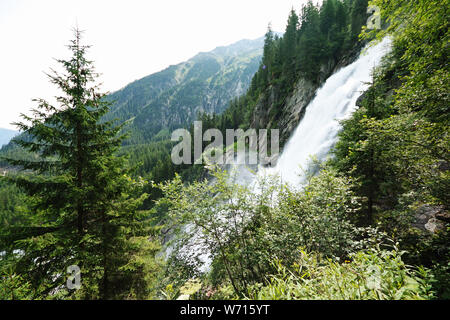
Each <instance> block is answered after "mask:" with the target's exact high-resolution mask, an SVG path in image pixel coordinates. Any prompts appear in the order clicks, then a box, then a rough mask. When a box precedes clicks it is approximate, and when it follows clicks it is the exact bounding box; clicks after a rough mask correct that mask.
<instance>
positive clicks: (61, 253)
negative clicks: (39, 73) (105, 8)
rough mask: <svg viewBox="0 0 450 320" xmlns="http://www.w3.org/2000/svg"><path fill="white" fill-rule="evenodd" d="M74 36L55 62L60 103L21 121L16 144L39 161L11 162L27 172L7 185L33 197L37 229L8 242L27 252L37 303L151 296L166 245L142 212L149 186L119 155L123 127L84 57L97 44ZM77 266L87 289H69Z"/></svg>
mask: <svg viewBox="0 0 450 320" xmlns="http://www.w3.org/2000/svg"><path fill="white" fill-rule="evenodd" d="M74 33H75V37H74V39H73V40H72V41H71V43H70V45H68V48H69V49H70V51H71V54H72V55H71V57H70V58H69V59H68V60H57V62H58V63H59V64H60V65H61V66H62V69H63V70H64V72H62V73H58V72H56V71H53V70H52V73H51V74H49V75H48V77H49V79H50V81H51V83H52V84H54V85H56V86H57V87H58V88H59V89H60V91H61V92H62V94H61V95H60V96H58V97H56V101H57V103H58V106H53V105H51V104H50V103H49V102H47V101H45V100H43V99H37V100H36V101H37V103H38V107H37V108H36V109H33V110H32V111H33V116H26V115H22V117H23V119H24V120H25V121H24V122H21V123H17V124H16V125H17V126H18V127H19V128H20V129H21V131H23V132H25V133H26V134H27V136H28V137H30V139H21V140H20V139H18V140H17V141H16V143H17V144H19V145H20V146H21V147H23V148H25V149H26V150H28V151H31V152H33V153H35V154H37V155H38V158H37V159H35V160H34V161H25V160H17V159H7V160H8V161H9V163H11V164H12V165H15V166H19V167H21V168H22V169H23V171H22V173H20V174H17V175H13V176H10V177H9V178H8V179H9V180H10V181H11V182H13V183H15V184H16V185H17V186H19V187H20V188H22V189H23V190H24V191H25V192H26V193H27V194H28V195H29V196H30V203H31V208H32V209H31V212H30V213H29V215H30V219H31V224H32V225H31V226H30V225H28V226H22V227H15V228H11V229H8V230H6V231H4V234H3V236H2V240H3V241H7V242H8V244H9V245H11V244H12V246H13V247H14V248H15V249H20V250H21V254H20V256H19V258H18V261H17V263H16V264H15V270H14V271H15V272H16V273H18V274H20V275H21V276H22V277H24V278H25V279H26V280H27V281H28V282H30V283H31V286H32V288H33V289H34V292H35V296H36V297H48V296H53V297H67V296H72V297H75V298H83V299H97V298H100V299H109V298H146V297H148V295H149V291H148V288H149V284H148V281H149V276H150V275H151V274H152V270H155V268H157V263H156V262H155V261H154V259H153V256H154V253H155V252H156V250H157V249H158V246H157V245H156V244H155V243H154V242H150V241H148V239H147V237H149V236H150V233H151V231H152V230H151V228H150V224H149V221H148V219H146V218H147V214H148V213H146V212H143V211H139V210H138V208H139V207H140V205H141V204H142V202H143V201H144V199H145V198H146V195H145V194H142V193H141V192H140V189H141V188H142V187H143V185H144V183H143V182H136V181H134V180H132V179H131V178H130V177H129V173H130V171H129V170H128V169H126V168H125V161H126V159H124V158H123V157H117V156H115V153H116V151H117V150H118V148H119V147H120V145H121V141H122V140H123V139H124V135H121V134H120V132H121V129H122V126H120V125H119V126H116V125H115V124H114V123H113V122H102V121H101V119H102V116H103V115H105V114H106V113H107V112H108V110H109V103H107V102H106V101H105V99H104V94H102V93H99V87H98V85H97V84H96V81H95V80H96V78H97V76H98V75H97V74H96V73H95V71H94V68H93V65H92V61H89V60H87V59H86V57H85V56H86V51H87V49H88V48H89V46H84V45H81V44H80V40H81V32H80V31H79V30H78V29H76V30H74ZM70 265H76V266H78V267H79V268H80V269H81V288H80V289H79V290H69V289H70V288H66V286H65V284H66V279H67V276H68V274H67V272H66V270H67V267H68V266H70Z"/></svg>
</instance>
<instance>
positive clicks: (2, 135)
mask: <svg viewBox="0 0 450 320" xmlns="http://www.w3.org/2000/svg"><path fill="white" fill-rule="evenodd" d="M17 134H18V132H17V131H14V130H9V129H3V128H0V147H1V146H3V145H5V144H8V143H9V141H10V140H11V139H12V138H13V137H14V136H16V135H17Z"/></svg>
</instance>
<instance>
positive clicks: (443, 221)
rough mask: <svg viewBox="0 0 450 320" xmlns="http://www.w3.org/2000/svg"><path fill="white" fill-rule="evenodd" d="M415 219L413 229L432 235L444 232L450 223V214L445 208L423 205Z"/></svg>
mask: <svg viewBox="0 0 450 320" xmlns="http://www.w3.org/2000/svg"><path fill="white" fill-rule="evenodd" d="M414 217H415V222H414V223H413V227H415V228H418V229H420V230H423V231H428V232H431V233H435V232H437V231H440V230H443V229H444V228H445V227H446V226H447V225H448V224H449V223H450V213H449V212H448V211H447V210H445V208H444V207H443V206H431V205H428V204H426V205H423V206H421V207H419V208H418V209H417V212H416V214H415V215H414Z"/></svg>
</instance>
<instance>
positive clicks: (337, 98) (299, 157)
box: [169, 38, 391, 272]
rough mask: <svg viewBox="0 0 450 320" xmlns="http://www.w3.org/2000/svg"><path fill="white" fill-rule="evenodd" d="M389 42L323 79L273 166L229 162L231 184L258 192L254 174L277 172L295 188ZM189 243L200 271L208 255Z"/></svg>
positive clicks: (196, 241) (322, 153) (194, 241)
mask: <svg viewBox="0 0 450 320" xmlns="http://www.w3.org/2000/svg"><path fill="white" fill-rule="evenodd" d="M390 43H391V41H390V40H389V39H387V38H385V39H384V40H383V41H382V42H380V43H378V44H377V45H374V46H372V47H369V48H368V49H367V50H364V51H363V53H362V55H361V56H360V57H359V58H358V59H357V60H356V61H355V62H353V63H352V64H350V65H348V66H346V67H344V68H342V69H341V70H339V71H338V72H336V73H335V74H334V75H332V76H331V77H330V78H328V79H327V80H326V82H325V83H324V85H323V86H322V87H321V88H320V89H319V90H317V93H316V96H315V98H314V99H313V100H312V101H311V103H310V104H309V105H308V106H307V108H306V111H305V115H304V117H303V119H302V120H301V121H300V123H299V124H298V126H297V128H296V129H295V131H294V133H293V134H292V136H291V138H290V139H289V141H288V143H287V144H286V146H285V148H284V151H283V153H282V154H281V156H280V157H279V159H278V162H277V165H276V166H275V167H273V168H264V167H260V168H259V170H258V172H257V173H256V174H254V173H253V172H252V171H251V170H249V168H248V167H247V166H246V165H231V166H230V167H231V169H233V172H234V174H233V175H232V176H231V177H230V178H232V179H233V180H234V182H235V183H239V184H243V185H248V186H249V187H250V189H252V190H253V191H254V192H258V187H257V183H258V177H262V176H264V175H276V174H278V175H280V176H281V179H282V180H283V182H287V183H289V184H291V185H292V186H294V187H299V186H300V184H301V182H302V181H303V180H304V178H305V175H304V172H303V171H302V168H303V169H307V168H308V164H309V161H310V158H311V156H315V157H316V158H317V159H319V160H322V159H324V158H325V157H326V156H327V155H328V153H329V151H330V149H331V147H332V146H333V145H334V144H335V143H336V140H337V134H338V132H339V130H340V124H339V120H342V119H345V118H348V117H349V116H351V114H352V113H353V111H354V110H355V109H356V100H357V99H358V97H359V96H360V95H361V94H362V93H363V92H364V91H365V90H367V88H368V82H370V80H371V72H372V70H373V68H374V67H376V66H377V65H379V63H380V61H381V59H382V57H383V56H384V55H385V54H386V53H387V52H388V50H389V48H390ZM234 170H235V171H234ZM190 242H191V243H190V244H189V246H187V247H185V250H182V252H180V254H182V255H185V256H191V255H192V254H194V253H195V252H203V253H202V254H201V255H200V256H199V259H200V261H202V263H203V265H202V266H201V267H200V271H201V272H205V271H207V270H208V269H209V266H210V263H211V257H210V255H209V253H208V250H207V248H206V246H205V245H204V243H203V242H202V241H201V239H200V238H199V237H198V234H193V235H192V238H191V241H190ZM169 252H170V250H169Z"/></svg>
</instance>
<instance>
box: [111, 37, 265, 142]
mask: <svg viewBox="0 0 450 320" xmlns="http://www.w3.org/2000/svg"><path fill="white" fill-rule="evenodd" d="M263 44H264V39H263V38H259V39H256V40H241V41H239V42H236V43H234V44H232V45H230V46H224V47H218V48H216V49H214V50H213V51H211V52H202V53H199V54H197V55H196V56H194V57H193V58H191V59H190V60H188V61H186V62H183V63H180V64H178V65H173V66H170V67H168V68H167V69H165V70H163V71H161V72H158V73H155V74H152V75H149V76H147V77H145V78H142V79H140V80H137V81H135V82H133V83H131V84H129V85H127V86H126V87H125V88H123V89H121V90H119V91H117V92H114V93H112V94H111V95H110V96H109V99H111V101H114V104H113V106H112V108H111V112H110V114H109V115H108V116H107V118H108V119H112V118H117V119H119V120H121V121H125V120H129V122H130V127H129V128H130V129H131V138H130V140H128V143H130V144H137V143H139V144H140V143H146V142H148V141H150V140H152V139H154V138H155V136H156V135H158V133H160V135H158V137H160V136H161V135H163V136H167V135H168V132H169V130H173V129H175V128H179V127H183V126H186V125H188V124H190V123H191V122H192V121H194V120H195V119H196V116H197V114H198V113H199V112H207V113H209V114H212V113H216V114H217V113H221V112H222V111H223V110H225V108H226V107H227V106H228V103H229V101H230V100H231V99H233V98H235V97H238V96H240V95H242V94H244V93H245V92H246V90H247V88H248V86H249V84H250V81H251V79H252V77H253V75H254V73H255V72H256V71H257V69H258V67H259V63H260V60H261V55H262V47H263Z"/></svg>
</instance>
